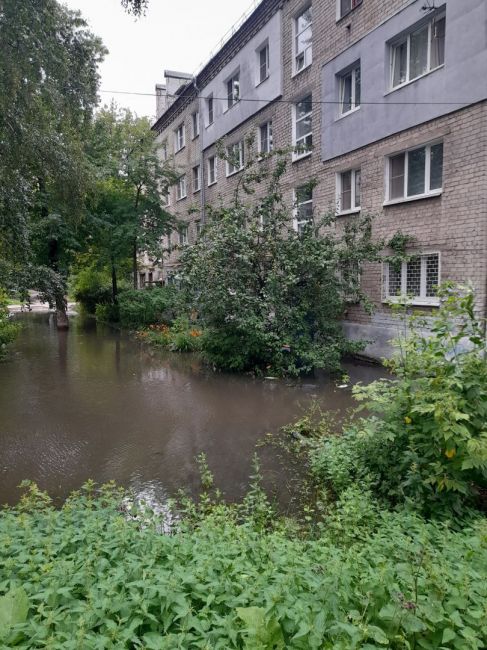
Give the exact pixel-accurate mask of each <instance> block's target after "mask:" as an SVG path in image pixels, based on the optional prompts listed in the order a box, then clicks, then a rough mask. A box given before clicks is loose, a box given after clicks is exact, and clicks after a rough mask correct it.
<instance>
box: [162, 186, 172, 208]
mask: <svg viewBox="0 0 487 650" xmlns="http://www.w3.org/2000/svg"><path fill="white" fill-rule="evenodd" d="M161 203H162V206H163V207H164V208H168V207H169V206H170V205H171V192H170V190H169V189H168V190H167V191H166V192H163V193H162V194H161Z"/></svg>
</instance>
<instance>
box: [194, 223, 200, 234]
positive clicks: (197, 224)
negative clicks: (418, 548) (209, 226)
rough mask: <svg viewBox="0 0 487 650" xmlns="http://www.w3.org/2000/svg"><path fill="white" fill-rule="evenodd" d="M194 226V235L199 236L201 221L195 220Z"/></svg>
mask: <svg viewBox="0 0 487 650" xmlns="http://www.w3.org/2000/svg"><path fill="white" fill-rule="evenodd" d="M194 225H195V228H196V237H199V236H200V235H201V221H200V220H198V221H195V224H194Z"/></svg>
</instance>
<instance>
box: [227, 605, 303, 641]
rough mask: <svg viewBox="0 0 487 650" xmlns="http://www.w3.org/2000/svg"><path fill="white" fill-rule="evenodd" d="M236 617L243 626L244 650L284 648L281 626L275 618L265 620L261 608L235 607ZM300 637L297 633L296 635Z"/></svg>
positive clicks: (263, 611)
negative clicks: (244, 632)
mask: <svg viewBox="0 0 487 650" xmlns="http://www.w3.org/2000/svg"><path fill="white" fill-rule="evenodd" d="M236 612H237V616H238V617H239V618H240V619H241V620H242V621H243V622H244V624H245V631H246V637H245V648H246V650H259V649H262V650H274V649H275V650H281V649H282V648H285V647H286V646H285V644H284V637H283V634H282V630H281V626H280V625H279V622H278V621H277V620H276V619H275V618H272V617H270V618H266V616H265V609H264V608H262V607H237V609H236ZM297 635H298V636H303V635H300V634H299V632H298V633H297Z"/></svg>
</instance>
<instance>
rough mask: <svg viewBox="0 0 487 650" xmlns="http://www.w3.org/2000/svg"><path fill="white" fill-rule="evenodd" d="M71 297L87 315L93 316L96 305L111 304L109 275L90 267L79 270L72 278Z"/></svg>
mask: <svg viewBox="0 0 487 650" xmlns="http://www.w3.org/2000/svg"><path fill="white" fill-rule="evenodd" d="M73 296H74V299H75V300H76V301H77V302H79V303H80V304H81V305H82V306H83V307H84V309H85V310H86V311H87V313H88V314H94V313H95V310H96V306H97V305H107V304H109V303H111V302H112V288H111V284H110V277H109V275H108V274H107V273H106V272H105V271H98V270H96V269H94V268H93V267H91V266H88V267H86V268H83V269H80V270H79V271H78V272H77V273H76V275H75V278H74V282H73Z"/></svg>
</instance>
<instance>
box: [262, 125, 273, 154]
mask: <svg viewBox="0 0 487 650" xmlns="http://www.w3.org/2000/svg"><path fill="white" fill-rule="evenodd" d="M272 148H273V141H272V122H270V121H269V122H266V123H265V124H262V125H261V126H260V127H259V153H270V152H271V151H272Z"/></svg>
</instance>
